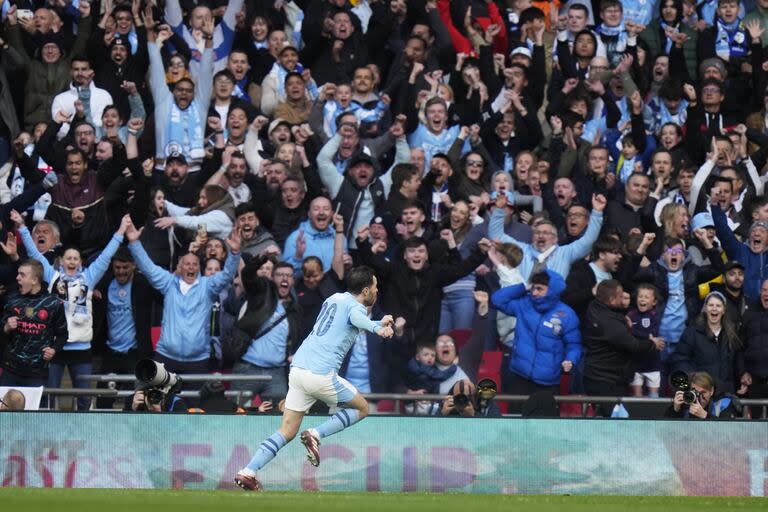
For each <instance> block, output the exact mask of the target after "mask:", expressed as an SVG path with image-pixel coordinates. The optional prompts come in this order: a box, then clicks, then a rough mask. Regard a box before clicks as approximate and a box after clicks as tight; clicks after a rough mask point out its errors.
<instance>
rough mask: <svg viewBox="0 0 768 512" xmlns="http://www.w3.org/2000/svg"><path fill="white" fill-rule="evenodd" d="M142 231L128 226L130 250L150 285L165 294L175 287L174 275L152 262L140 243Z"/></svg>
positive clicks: (126, 234)
mask: <svg viewBox="0 0 768 512" xmlns="http://www.w3.org/2000/svg"><path fill="white" fill-rule="evenodd" d="M142 231H143V229H141V230H137V229H136V227H135V226H133V224H130V225H129V226H128V229H127V230H126V232H125V236H126V237H127V238H128V250H129V251H131V254H132V255H133V259H134V261H135V262H136V266H137V267H138V269H139V270H141V272H142V273H143V274H144V276H145V277H146V278H147V281H149V284H151V285H152V287H153V288H154V289H155V290H157V291H159V292H160V293H162V294H165V293H166V292H167V291H168V288H170V287H171V286H172V285H173V279H174V277H173V274H171V273H170V272H168V271H167V270H165V269H163V268H161V267H158V266H157V265H155V264H154V263H153V262H152V260H151V259H150V257H149V255H148V254H147V251H145V250H144V247H143V246H142V245H141V242H139V237H140V236H141V232H142Z"/></svg>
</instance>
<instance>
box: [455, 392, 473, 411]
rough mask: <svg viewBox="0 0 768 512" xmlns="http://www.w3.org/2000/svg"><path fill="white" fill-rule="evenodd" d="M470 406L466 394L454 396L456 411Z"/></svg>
mask: <svg viewBox="0 0 768 512" xmlns="http://www.w3.org/2000/svg"><path fill="white" fill-rule="evenodd" d="M468 405H469V397H468V396H467V395H466V394H465V393H459V394H456V395H453V407H454V408H456V409H464V408H465V407H467V406H468Z"/></svg>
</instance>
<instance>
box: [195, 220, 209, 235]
mask: <svg viewBox="0 0 768 512" xmlns="http://www.w3.org/2000/svg"><path fill="white" fill-rule="evenodd" d="M197 236H199V237H200V238H208V229H207V227H206V225H205V222H202V223H200V224H198V225H197Z"/></svg>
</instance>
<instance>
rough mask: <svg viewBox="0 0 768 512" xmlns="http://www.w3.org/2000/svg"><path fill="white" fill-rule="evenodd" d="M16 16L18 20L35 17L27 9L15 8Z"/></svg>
mask: <svg viewBox="0 0 768 512" xmlns="http://www.w3.org/2000/svg"><path fill="white" fill-rule="evenodd" d="M16 17H17V18H18V19H20V20H31V19H32V18H34V17H35V13H34V12H32V11H31V10H29V9H17V10H16Z"/></svg>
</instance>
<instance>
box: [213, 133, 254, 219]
mask: <svg viewBox="0 0 768 512" xmlns="http://www.w3.org/2000/svg"><path fill="white" fill-rule="evenodd" d="M222 160H223V161H224V165H223V166H222V168H221V169H219V170H218V171H216V173H215V174H214V175H213V176H211V179H209V180H208V181H207V182H206V183H205V184H206V185H219V186H221V187H224V188H225V189H227V191H228V192H229V194H230V195H231V196H232V200H233V201H234V202H235V206H239V205H241V204H244V203H248V202H250V200H251V198H252V195H253V193H252V191H253V190H256V189H261V188H263V183H262V182H260V181H259V179H258V178H257V177H256V176H255V175H253V174H250V173H249V172H248V163H247V162H246V160H245V155H243V153H242V152H241V151H238V150H237V148H235V146H229V147H227V148H226V149H225V150H224V155H223V157H222ZM227 160H229V162H227Z"/></svg>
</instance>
